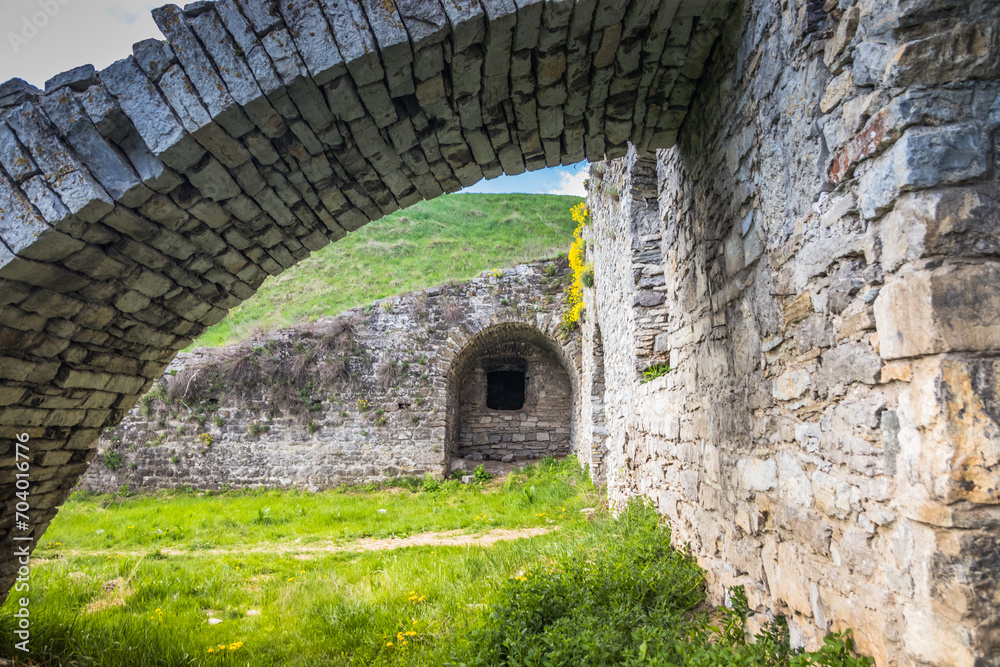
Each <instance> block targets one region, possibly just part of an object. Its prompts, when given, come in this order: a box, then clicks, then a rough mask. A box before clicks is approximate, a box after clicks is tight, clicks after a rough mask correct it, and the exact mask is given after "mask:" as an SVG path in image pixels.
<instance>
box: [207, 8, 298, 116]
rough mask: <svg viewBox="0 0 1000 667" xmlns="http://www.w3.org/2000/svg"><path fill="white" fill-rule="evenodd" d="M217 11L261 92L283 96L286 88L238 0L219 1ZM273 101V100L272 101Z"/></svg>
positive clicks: (238, 53)
mask: <svg viewBox="0 0 1000 667" xmlns="http://www.w3.org/2000/svg"><path fill="white" fill-rule="evenodd" d="M215 11H216V13H218V15H219V19H220V20H221V21H222V23H223V25H225V26H226V29H227V30H228V31H229V34H230V35H231V36H232V38H233V41H235V42H236V50H238V51H237V55H239V56H240V57H242V58H244V59H246V63H247V65H248V66H249V67H250V70H251V71H252V72H253V75H254V78H256V80H257V85H258V86H260V89H261V91H263V93H264V94H265V95H267V96H269V97H270V96H272V95H275V94H281V93H283V91H284V88H283V86H282V83H281V79H280V78H279V77H278V73H277V72H276V71H275V69H274V65H273V64H272V63H271V58H270V56H268V55H267V52H266V51H265V49H264V46H263V45H262V44H261V42H260V40H259V39H257V35H256V34H255V33H254V30H253V27H252V26H251V24H250V22H249V21H248V20H247V18H246V17H245V16H244V15H243V13H242V12H241V11H240V10H239V7H238V6H237V0H217V1H216V3H215ZM272 101H273V100H272Z"/></svg>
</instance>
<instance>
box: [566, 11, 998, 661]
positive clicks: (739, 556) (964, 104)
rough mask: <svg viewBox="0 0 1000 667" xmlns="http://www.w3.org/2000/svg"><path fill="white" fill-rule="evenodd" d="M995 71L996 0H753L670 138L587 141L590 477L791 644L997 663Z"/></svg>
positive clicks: (716, 588) (889, 656)
mask: <svg viewBox="0 0 1000 667" xmlns="http://www.w3.org/2000/svg"><path fill="white" fill-rule="evenodd" d="M998 76H1000V5H997V4H996V3H986V2H971V3H957V2H955V3H953V2H943V1H938V0H926V1H925V0H907V1H905V2H904V1H900V2H895V1H893V0H857V1H852V0H842V1H841V2H839V3H838V2H836V1H833V2H827V3H826V4H825V5H824V4H823V3H821V2H792V3H778V2H754V3H746V4H744V5H743V7H742V9H741V12H740V14H739V18H738V20H734V21H732V22H731V23H730V24H729V25H728V26H727V29H726V31H725V32H724V34H723V37H722V39H721V41H720V43H719V44H718V45H717V47H716V50H715V51H714V52H713V55H712V57H711V58H710V59H709V62H708V64H707V65H706V68H705V72H704V74H703V77H702V81H701V84H700V86H699V90H698V92H697V94H696V96H695V101H694V105H693V107H692V110H691V114H690V116H689V118H688V120H687V122H686V124H685V126H684V132H683V134H682V136H681V138H680V140H679V142H678V145H677V147H676V148H675V149H672V150H669V151H660V152H658V153H656V154H653V153H639V152H636V151H632V152H631V153H630V154H629V155H628V156H627V157H626V158H625V159H623V160H617V161H605V162H602V163H597V164H595V165H593V166H592V168H591V177H590V192H591V194H590V199H589V203H590V206H591V208H592V213H593V224H592V225H591V226H590V228H589V230H588V235H587V238H588V240H589V243H590V259H591V260H592V261H593V262H594V264H595V289H594V290H590V291H588V294H587V295H586V299H587V305H588V310H589V313H590V315H589V317H588V320H587V322H586V323H585V325H584V327H583V345H584V349H583V355H582V357H583V367H584V370H585V374H584V382H583V385H582V387H581V393H582V394H583V395H584V396H586V395H588V394H595V393H602V391H603V400H601V404H602V405H603V409H604V410H605V412H606V426H607V432H608V435H607V439H606V451H605V453H604V464H605V469H606V475H607V481H608V493H609V496H610V498H611V499H612V500H613V501H615V502H622V501H624V500H626V499H627V498H629V497H632V496H635V495H641V496H645V497H648V498H649V499H651V501H652V502H654V503H655V504H656V506H657V507H658V508H659V510H660V512H662V513H663V514H664V515H665V516H666V517H668V518H669V519H670V521H671V524H672V527H673V530H674V534H675V535H676V537H677V539H678V541H679V542H681V543H686V544H690V545H691V548H692V550H693V552H694V553H695V554H696V555H697V557H698V559H699V561H700V562H701V563H702V565H703V566H704V567H705V568H706V569H707V570H708V572H709V576H710V587H711V590H712V591H713V595H714V598H715V600H716V602H721V601H722V600H723V599H724V593H725V589H727V588H728V587H731V586H733V585H736V584H742V585H744V586H745V587H746V591H747V593H748V595H749V598H750V601H751V604H752V605H753V606H755V607H756V608H757V609H758V610H760V611H761V612H765V614H763V615H761V616H760V617H759V619H758V620H764V619H765V618H766V615H767V614H769V613H783V614H785V615H787V616H788V617H789V619H790V626H791V631H792V636H793V639H794V640H795V641H796V643H806V644H809V645H811V646H815V645H816V644H817V643H818V642H819V641H820V639H821V638H822V636H823V635H824V634H825V633H826V632H827V631H828V630H831V629H834V630H835V629H842V628H847V627H850V628H853V630H854V636H855V638H856V639H857V641H858V644H859V646H860V648H861V650H863V651H864V652H865V653H868V654H870V655H873V656H875V658H876V661H877V663H878V664H879V665H921V666H923V665H942V666H943V665H967V666H970V667H971V666H972V665H975V666H976V667H985V666H987V665H1000V585H998V581H1000V560H998V558H997V554H998V553H1000V374H998V372H1000V361H998V353H1000V324H998V320H997V317H998V313H1000V262H998V255H1000V198H998V194H997V193H998V188H997V185H998V166H1000V163H998V155H1000V151H998V149H1000V82H998ZM657 363H669V365H670V367H671V368H672V370H671V372H670V373H669V374H667V375H666V376H664V377H661V378H659V379H655V380H653V381H650V382H646V383H643V382H642V379H643V377H642V372H643V370H644V369H646V368H648V367H650V366H652V365H654V364H657ZM600 376H603V383H602V384H600V385H599V384H598V383H597V382H596V381H595V382H593V388H591V387H588V384H590V383H591V380H589V377H600ZM581 454H582V455H583V456H584V457H586V455H587V452H586V451H585V450H581Z"/></svg>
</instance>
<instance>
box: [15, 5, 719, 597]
mask: <svg viewBox="0 0 1000 667" xmlns="http://www.w3.org/2000/svg"><path fill="white" fill-rule="evenodd" d="M734 5H735V0H708V1H707V2H706V1H705V0H678V1H676V2H675V1H673V0H670V1H668V2H661V1H660V0H629V2H617V1H615V0H551V1H546V0H523V1H522V0H518V2H516V3H515V2H514V1H513V0H482V1H479V0H472V1H466V0H461V1H459V0H345V1H344V2H330V1H329V0H283V1H282V2H273V1H272V0H216V1H215V2H207V1H200V2H193V3H190V4H187V5H185V6H184V7H178V6H176V5H166V6H164V7H161V8H158V9H156V10H154V11H153V19H154V21H155V22H156V24H157V26H158V27H159V28H160V30H161V31H162V32H163V35H164V36H165V37H166V39H165V40H162V41H161V40H152V39H151V40H145V41H143V42H141V43H138V44H136V45H134V46H133V53H132V55H129V56H128V57H126V58H123V59H122V60H119V61H117V62H115V63H113V64H111V65H110V66H108V67H106V68H105V69H103V70H101V71H99V72H98V71H95V68H94V67H92V66H88V65H85V66H82V67H79V68H76V69H73V70H71V71H68V72H64V73H62V74H59V75H57V76H55V77H53V78H52V79H51V80H50V81H48V82H46V86H45V90H44V91H42V90H39V89H37V88H35V87H34V86H31V85H29V84H28V83H26V82H25V81H23V80H20V79H13V80H11V81H7V82H5V83H2V84H0V355H2V356H0V408H2V411H0V457H2V458H0V473H2V474H0V502H2V503H3V504H4V512H3V513H2V514H0V545H2V547H3V549H4V550H5V553H7V552H8V550H9V551H11V552H12V551H13V549H15V542H14V539H13V538H14V537H17V538H18V539H20V540H26V541H28V543H29V544H32V545H33V544H36V543H37V541H38V540H39V539H40V538H41V536H42V534H43V533H44V531H45V529H46V527H47V526H48V524H49V522H50V521H51V519H52V517H53V516H55V514H56V512H57V508H58V506H59V505H60V503H62V502H63V501H64V500H65V499H66V497H67V496H68V495H69V494H70V492H71V490H72V489H73V487H74V486H75V484H76V482H77V480H78V479H79V477H80V476H81V475H82V474H83V473H84V472H85V471H86V470H87V469H88V466H89V463H90V461H92V460H93V458H94V456H95V453H96V450H95V444H96V442H97V439H98V437H99V435H100V434H101V433H102V432H103V431H104V429H106V428H108V427H110V426H114V425H115V424H117V423H118V422H119V421H121V420H122V419H123V418H124V416H125V415H126V414H127V413H128V412H129V410H130V409H132V408H133V407H134V406H135V404H136V402H137V401H138V400H139V398H140V396H142V395H144V394H146V393H147V392H148V391H149V390H150V388H151V387H152V386H153V384H154V383H155V382H156V381H157V380H158V379H159V378H160V377H161V376H162V375H163V372H164V370H165V369H166V367H167V365H168V364H169V363H170V362H171V360H173V358H174V357H175V355H176V354H177V351H179V350H182V349H184V348H186V347H187V346H188V345H190V344H191V342H192V341H193V340H194V339H196V338H197V337H198V336H199V335H200V334H201V333H202V332H203V331H204V330H205V329H206V328H207V327H209V326H211V325H212V324H215V323H216V322H219V321H220V320H222V319H223V318H224V317H225V316H226V313H227V312H228V311H229V310H230V309H232V308H234V307H235V306H237V305H239V304H240V303H242V302H243V301H245V300H246V299H249V298H251V297H253V296H254V294H255V293H256V291H257V289H258V288H259V287H260V286H261V285H262V284H263V282H264V281H265V280H266V279H267V278H268V277H269V276H277V275H279V274H280V273H281V272H283V271H285V270H286V269H288V268H290V267H292V266H294V265H295V264H297V263H298V262H300V261H302V260H303V259H305V258H306V257H307V256H308V255H309V254H310V253H311V252H314V251H316V250H318V249H320V248H322V247H324V246H325V245H327V244H329V243H330V242H332V241H336V240H338V239H340V238H343V237H344V236H345V235H346V234H348V233H350V232H353V231H355V230H357V229H359V228H360V227H362V226H363V225H365V224H368V223H369V222H371V221H374V220H378V219H379V218H381V217H383V216H385V215H388V214H390V213H392V212H394V211H396V210H399V209H401V208H405V207H407V206H410V205H412V204H414V203H416V202H418V201H420V200H422V199H432V198H434V197H437V196H440V195H441V194H444V193H445V192H455V191H457V190H460V189H461V188H462V187H465V186H469V185H472V184H473V183H475V182H477V181H479V180H481V179H483V178H492V177H495V176H498V175H500V174H501V173H507V174H519V173H522V172H524V171H528V170H535V169H541V168H543V167H546V166H548V167H551V166H556V165H559V164H567V165H568V164H575V163H577V162H580V161H581V160H584V159H591V160H597V159H601V158H602V157H604V156H611V157H620V156H622V155H624V154H625V153H626V151H627V150H628V145H629V142H631V143H632V144H635V145H638V146H640V147H642V148H644V149H645V148H667V147H670V146H672V145H674V143H675V141H676V139H677V136H678V131H679V128H680V126H681V124H682V123H683V121H684V117H685V115H686V113H687V109H688V108H689V106H690V102H691V99H692V96H693V94H694V91H695V88H696V84H697V80H698V78H699V76H700V74H701V69H702V65H703V63H704V62H705V59H706V58H707V57H708V55H709V52H710V51H711V49H712V45H713V44H714V42H715V40H716V37H717V36H718V34H719V33H720V31H721V29H722V26H723V25H724V24H725V22H726V20H727V19H728V18H729V16H730V14H731V13H732V10H733V6H734ZM452 435H453V434H449V435H448V437H449V438H451V437H452ZM17 437H28V438H30V440H31V447H30V455H29V456H30V468H31V472H30V482H31V484H32V491H31V493H32V503H31V507H32V512H31V514H30V516H29V517H28V520H27V521H26V522H23V523H21V524H19V523H17V522H16V521H15V511H16V509H15V508H16V506H17V502H18V500H17V497H16V495H15V494H16V493H17V491H18V489H17V487H16V477H15V475H16V472H15V470H16V469H15V467H14V463H15V454H16V451H17V445H18V443H17V441H16V438H17ZM455 437H456V438H457V437H458V436H457V435H456V436H455ZM24 524H26V525H24ZM15 533H16V535H15ZM16 571H17V564H16V562H15V560H14V559H12V558H6V557H4V558H0V591H2V592H0V596H2V597H3V598H5V597H6V595H7V591H8V590H9V587H10V584H11V582H12V581H13V579H14V575H15V572H16Z"/></svg>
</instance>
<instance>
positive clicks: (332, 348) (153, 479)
mask: <svg viewBox="0 0 1000 667" xmlns="http://www.w3.org/2000/svg"><path fill="white" fill-rule="evenodd" d="M567 271H568V269H567V266H566V262H565V260H554V261H550V262H541V263H535V264H525V265H521V266H518V267H515V268H513V269H508V270H506V271H502V272H501V271H496V272H490V273H488V274H484V275H483V276H481V277H479V278H476V279H473V280H471V281H469V282H467V283H461V284H455V285H447V286H443V287H439V288H434V289H429V290H424V291H422V292H416V293H413V294H407V295H404V296H401V297H397V298H392V299H387V300H384V301H381V302H379V303H376V304H375V305H374V306H373V307H369V308H367V309H354V310H351V311H348V312H346V313H344V314H343V315H341V316H340V317H338V318H336V319H333V320H323V321H320V322H316V323H313V324H310V325H308V326H305V327H300V328H295V329H287V330H283V331H278V332H273V333H271V334H268V335H267V336H266V337H265V338H262V339H258V340H251V341H248V342H246V343H242V344H240V345H237V346H233V347H229V348H219V349H209V348H205V349H199V350H195V351H193V352H191V353H184V354H180V355H178V357H177V359H176V360H175V361H174V362H173V363H172V364H171V365H170V367H169V369H168V370H167V372H166V374H165V375H164V377H163V380H162V381H161V382H160V383H159V385H158V388H157V389H155V390H154V393H153V394H152V395H151V396H147V397H145V398H144V399H143V401H142V402H141V403H140V405H139V407H137V408H135V409H133V410H132V411H131V412H130V413H129V414H128V416H127V417H126V418H125V419H124V420H123V421H122V422H121V423H120V424H118V425H117V426H116V427H114V428H112V429H108V430H106V431H105V432H104V433H103V434H102V436H101V440H100V443H99V450H98V454H97V458H96V460H95V462H94V464H93V465H91V467H90V469H89V470H88V472H87V474H86V475H85V476H84V477H83V479H82V480H81V488H83V489H86V490H91V491H102V492H109V491H117V490H119V489H120V488H121V487H122V485H126V484H127V485H128V486H129V488H130V489H132V490H137V489H160V488H179V487H185V486H191V487H194V488H199V489H218V488H221V487H224V486H232V487H254V486H282V487H287V486H292V485H297V486H300V487H305V488H326V487H330V486H336V485H341V484H358V483H363V482H371V481H383V480H385V479H387V478H391V477H397V476H420V475H424V474H432V475H436V476H441V475H443V474H445V473H447V472H449V471H450V469H452V468H464V469H468V470H471V469H472V467H473V466H474V465H475V463H474V462H473V461H465V460H459V461H454V462H453V461H452V459H454V458H455V457H459V458H462V457H466V456H468V457H470V458H472V455H473V453H475V454H476V456H475V457H474V458H476V459H477V460H481V459H482V458H483V457H486V458H492V459H496V460H500V459H502V458H505V457H508V456H509V457H510V460H511V461H525V460H530V459H532V458H538V457H541V456H545V455H554V454H567V453H569V448H570V445H571V441H570V437H571V436H570V432H571V428H572V423H573V421H574V420H575V417H576V415H575V414H574V413H573V407H574V405H575V403H574V401H573V398H572V391H573V387H574V386H575V385H574V384H573V383H572V382H571V381H570V380H569V377H570V374H572V375H576V374H577V373H578V370H577V366H578V363H579V362H578V360H577V359H576V356H577V353H576V352H575V350H576V344H575V338H573V337H570V338H568V339H563V337H562V336H561V332H560V331H559V315H560V307H561V294H562V290H563V288H564V286H565V282H566V273H567ZM555 336H559V338H558V339H557V338H556V337H555ZM498 338H500V339H502V340H504V341H508V342H514V343H516V345H515V346H514V347H513V349H509V350H508V355H507V356H508V358H511V359H519V360H524V361H526V362H527V367H528V369H529V377H530V378H531V380H530V382H529V391H528V400H527V401H526V403H525V406H524V408H523V409H521V410H518V411H514V412H500V411H496V410H486V409H482V410H479V411H477V413H476V415H475V417H476V418H475V419H472V420H471V421H467V422H464V423H466V424H467V425H468V430H469V431H470V432H474V433H476V434H481V435H482V437H484V438H485V441H486V444H485V445H484V446H480V444H475V445H474V444H473V443H472V442H468V443H464V442H463V444H457V443H453V442H450V441H449V440H448V435H447V429H446V415H447V414H449V410H450V409H452V410H453V409H454V406H452V405H450V402H451V401H453V400H454V397H455V396H461V397H463V401H462V407H463V408H466V407H468V406H471V405H480V404H481V403H484V401H485V396H480V395H479V394H481V393H482V392H484V391H485V389H484V388H481V389H482V391H481V392H479V393H473V392H472V390H471V389H470V387H469V386H468V384H469V382H468V380H469V378H470V373H469V369H476V370H480V371H481V365H480V364H481V362H482V360H483V354H484V353H489V354H492V355H496V352H497V346H496V345H489V346H486V347H485V348H484V346H483V345H482V341H484V340H490V341H492V342H495V341H496V340H497V339H498ZM456 361H457V362H458V363H456ZM563 364H567V365H568V366H564V365H563ZM536 370H537V371H541V372H543V373H545V375H542V373H539V374H537V375H536V374H535V371H536ZM472 376H473V377H474V374H473V375H472ZM458 388H460V390H459V389H458ZM480 398H481V399H483V400H479V399H480ZM466 414H469V413H466ZM469 416H470V418H471V414H470V415H469ZM512 418H513V419H517V428H511V426H510V424H511V422H512ZM484 420H485V421H484ZM464 432H465V428H463V433H464ZM470 439H471V438H470ZM475 442H476V443H480V440H479V439H478V438H476V439H475Z"/></svg>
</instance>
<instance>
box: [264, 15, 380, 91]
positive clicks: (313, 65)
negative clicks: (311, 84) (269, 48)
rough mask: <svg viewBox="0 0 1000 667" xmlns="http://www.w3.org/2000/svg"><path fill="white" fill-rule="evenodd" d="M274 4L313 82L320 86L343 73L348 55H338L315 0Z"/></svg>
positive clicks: (328, 27) (327, 26) (338, 51)
mask: <svg viewBox="0 0 1000 667" xmlns="http://www.w3.org/2000/svg"><path fill="white" fill-rule="evenodd" d="M321 1H322V0H321ZM276 4H277V6H278V8H279V11H280V12H281V15H282V16H283V17H284V19H285V24H286V25H287V26H288V30H289V32H290V34H291V35H292V38H293V39H294V40H295V45H296V46H297V47H298V51H299V55H300V56H301V57H302V61H303V63H305V66H306V68H308V70H309V73H310V74H311V75H312V78H313V81H315V82H316V85H318V86H322V85H323V84H326V83H329V82H330V81H332V80H333V79H335V78H337V77H338V76H340V75H341V74H343V73H344V72H345V71H346V69H345V66H344V65H345V63H344V60H345V58H347V57H348V56H347V54H346V53H345V54H344V55H342V54H341V52H340V50H339V49H338V48H337V42H336V41H335V40H334V36H333V34H332V33H331V32H330V26H329V25H328V24H327V20H326V18H325V16H324V14H323V9H322V8H321V7H320V5H319V3H318V2H317V0H299V1H298V2H281V3H276ZM335 28H336V25H335ZM375 57H376V58H377V57H378V56H377V55H376V56H375Z"/></svg>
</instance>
